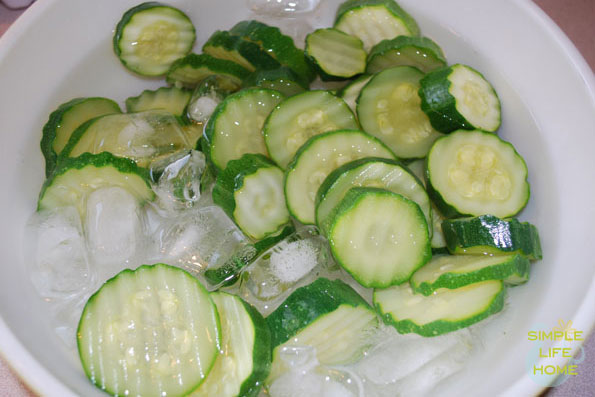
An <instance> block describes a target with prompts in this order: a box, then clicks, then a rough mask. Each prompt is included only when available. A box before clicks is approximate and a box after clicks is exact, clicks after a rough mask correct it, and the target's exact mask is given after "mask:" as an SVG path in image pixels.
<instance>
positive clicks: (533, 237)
mask: <svg viewBox="0 0 595 397" xmlns="http://www.w3.org/2000/svg"><path fill="white" fill-rule="evenodd" d="M442 231H443V232H444V239H445V240H446V246H447V248H448V251H449V252H451V253H452V254H472V255H473V254H484V255H505V254H512V253H519V254H522V255H524V256H526V257H527V258H529V259H530V260H539V259H542V257H543V254H542V251H541V242H540V239H539V232H538V230H537V228H536V227H535V226H534V225H532V224H530V223H528V222H519V220H518V219H516V218H510V219H500V218H498V217H496V216H493V215H481V216H478V217H474V218H460V219H446V220H444V221H443V222H442Z"/></svg>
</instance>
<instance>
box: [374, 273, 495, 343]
mask: <svg viewBox="0 0 595 397" xmlns="http://www.w3.org/2000/svg"><path fill="white" fill-rule="evenodd" d="M505 291H506V289H505V288H504V285H503V284H502V282H501V281H494V280H490V281H483V282H480V283H474V284H470V285H467V286H465V287H461V288H457V289H446V288H443V289H439V290H438V291H435V292H434V293H433V294H432V295H430V296H423V295H419V294H415V293H413V290H412V289H411V286H409V284H403V285H399V286H394V287H390V288H387V289H382V290H375V291H374V304H375V306H376V308H377V309H378V311H379V312H380V314H381V315H382V318H383V320H384V322H385V323H386V324H388V325H392V326H393V327H395V328H396V329H397V331H399V333H401V334H407V333H411V332H414V333H416V334H419V335H422V336H437V335H441V334H445V333H447V332H452V331H456V330H457V329H460V328H465V327H468V326H469V325H471V324H475V323H477V322H478V321H481V320H483V319H485V318H486V317H489V316H491V315H492V314H495V313H497V312H499V311H500V310H502V308H503V307H504V296H505Z"/></svg>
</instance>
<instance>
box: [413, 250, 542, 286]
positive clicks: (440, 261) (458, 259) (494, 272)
mask: <svg viewBox="0 0 595 397" xmlns="http://www.w3.org/2000/svg"><path fill="white" fill-rule="evenodd" d="M530 268H531V264H530V262H529V259H527V258H525V257H523V256H521V255H518V254H516V255H503V256H471V255H468V256H466V255H439V256H435V257H434V258H432V260H431V261H430V262H428V263H427V264H426V265H425V266H423V267H422V268H420V269H419V270H418V271H416V272H415V273H414V274H413V276H411V279H410V280H409V283H410V284H411V288H413V291H414V292H418V293H420V294H423V295H426V296H427V295H431V294H432V293H433V292H434V291H436V290H438V289H439V288H448V289H455V288H460V287H464V286H465V285H468V284H473V283H478V282H481V281H486V280H503V281H504V282H505V283H506V282H507V281H508V280H509V279H510V281H512V284H522V283H523V282H526V281H527V280H528V279H529V270H530Z"/></svg>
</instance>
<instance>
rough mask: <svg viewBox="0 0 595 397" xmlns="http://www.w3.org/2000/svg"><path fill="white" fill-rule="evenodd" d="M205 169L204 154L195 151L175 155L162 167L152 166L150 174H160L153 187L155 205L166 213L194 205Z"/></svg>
mask: <svg viewBox="0 0 595 397" xmlns="http://www.w3.org/2000/svg"><path fill="white" fill-rule="evenodd" d="M161 167H162V168H161ZM205 167H206V160H205V156H204V154H203V153H201V152H199V151H196V150H190V151H184V152H181V153H176V155H175V156H172V157H171V158H167V159H166V164H163V165H162V164H159V163H157V164H153V165H152V169H151V170H152V174H155V173H157V172H159V174H160V176H159V178H158V183H157V184H156V186H154V187H153V190H154V191H155V194H156V195H157V205H158V206H159V207H160V208H161V209H163V210H164V211H165V212H166V213H172V212H175V211H180V210H183V209H185V208H191V207H193V206H194V205H196V204H197V203H198V201H199V199H200V197H201V186H200V184H201V177H202V174H203V172H204V170H205Z"/></svg>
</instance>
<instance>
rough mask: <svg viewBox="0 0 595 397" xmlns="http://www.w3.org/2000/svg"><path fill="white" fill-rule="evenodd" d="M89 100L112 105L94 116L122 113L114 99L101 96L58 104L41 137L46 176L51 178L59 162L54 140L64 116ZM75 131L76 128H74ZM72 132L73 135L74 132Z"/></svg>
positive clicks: (107, 105)
mask: <svg viewBox="0 0 595 397" xmlns="http://www.w3.org/2000/svg"><path fill="white" fill-rule="evenodd" d="M89 101H101V102H102V103H104V104H105V105H106V107H108V108H109V107H111V108H112V111H111V112H110V111H109V110H108V113H106V112H98V113H97V114H94V115H93V117H98V116H102V115H104V114H109V113H122V110H121V109H120V106H119V105H118V104H117V103H116V102H115V101H113V100H111V99H108V98H101V97H92V98H74V99H71V100H70V101H68V102H65V103H63V104H61V105H60V106H58V108H57V109H56V110H54V111H53V112H52V113H51V114H50V117H49V119H48V121H47V123H46V124H45V125H44V126H43V135H42V137H41V143H40V146H41V153H42V154H43V157H44V158H45V176H46V178H49V177H50V175H51V174H52V172H53V171H54V168H56V163H57V162H58V156H59V154H60V153H57V152H56V151H55V150H54V147H53V145H54V140H55V139H56V131H57V129H58V128H59V127H60V126H61V124H62V122H63V120H64V118H65V117H66V116H67V114H68V113H70V112H76V111H77V108H78V107H80V106H81V105H83V104H85V103H88V102H89ZM88 120H89V119H86V120H83V122H85V121H88ZM73 131H74V130H73ZM73 131H70V134H71V135H72V132H73ZM67 142H68V140H67Z"/></svg>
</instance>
